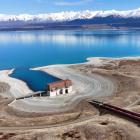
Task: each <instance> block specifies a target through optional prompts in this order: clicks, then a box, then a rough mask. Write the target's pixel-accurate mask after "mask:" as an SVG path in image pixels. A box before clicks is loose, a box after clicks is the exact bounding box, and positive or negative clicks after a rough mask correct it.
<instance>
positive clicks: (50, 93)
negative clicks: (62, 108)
mask: <svg viewBox="0 0 140 140" xmlns="http://www.w3.org/2000/svg"><path fill="white" fill-rule="evenodd" d="M66 90H68V93H70V92H72V86H70V87H68V88H62V89H57V90H55V91H48V92H47V95H48V96H50V97H54V96H57V95H62V94H68V93H66ZM60 92H62V94H61V93H60Z"/></svg>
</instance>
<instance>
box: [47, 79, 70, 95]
mask: <svg viewBox="0 0 140 140" xmlns="http://www.w3.org/2000/svg"><path fill="white" fill-rule="evenodd" d="M70 92H72V81H71V80H68V79H67V80H60V81H57V82H54V83H50V84H48V85H47V96H51V97H52V96H57V95H63V94H68V93H70Z"/></svg>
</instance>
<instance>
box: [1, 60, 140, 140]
mask: <svg viewBox="0 0 140 140" xmlns="http://www.w3.org/2000/svg"><path fill="white" fill-rule="evenodd" d="M103 61H104V62H106V61H107V62H108V60H107V59H104V60H103ZM70 67H71V68H73V69H77V70H79V71H81V72H83V74H87V75H91V74H92V73H97V74H100V75H103V76H107V77H110V78H112V79H114V80H116V81H117V85H118V88H117V91H116V93H114V95H112V96H110V97H103V98H97V99H98V100H99V101H104V102H107V103H110V104H112V105H116V106H119V107H124V108H127V109H129V110H133V111H135V112H138V113H140V60H136V59H134V60H133V59H131V60H130V59H123V60H120V59H117V60H110V61H109V63H107V64H104V65H101V66H96V65H94V64H92V63H91V64H90V63H89V64H79V65H72V66H70ZM2 89H3V88H2ZM11 100H12V99H9V98H4V97H0V140H56V139H57V140H139V139H140V133H139V132H140V127H139V124H138V122H132V120H128V119H126V118H123V117H120V116H116V115H114V114H110V113H109V112H105V113H103V115H101V116H99V111H98V109H96V108H94V107H93V106H91V105H90V104H89V103H88V102H87V101H88V100H90V99H85V100H83V101H81V102H80V103H79V104H78V105H77V107H76V108H74V109H73V110H70V111H68V112H64V113H61V114H59V113H57V114H36V113H33V114H29V113H28V114H27V113H26V112H17V111H16V110H13V109H11V108H9V107H8V106H7V105H8V103H9V102H11ZM88 118H89V119H88ZM63 123H66V124H64V125H63ZM50 124H53V125H52V127H51V126H50ZM54 124H57V126H54ZM46 125H48V126H46ZM1 126H8V127H7V129H4V130H3V129H2V127H1ZM9 126H11V127H13V126H14V127H15V128H17V129H15V130H14V129H10V128H9ZM21 126H24V127H25V128H23V127H21ZM30 126H33V127H32V128H30ZM40 126H42V129H41V127H40ZM28 127H29V129H28Z"/></svg>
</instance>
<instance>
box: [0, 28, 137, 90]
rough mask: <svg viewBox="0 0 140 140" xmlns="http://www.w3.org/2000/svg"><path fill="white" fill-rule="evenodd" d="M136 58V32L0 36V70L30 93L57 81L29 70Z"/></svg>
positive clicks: (79, 31) (62, 32)
mask: <svg viewBox="0 0 140 140" xmlns="http://www.w3.org/2000/svg"><path fill="white" fill-rule="evenodd" d="M126 56H133V57H134V56H140V30H62V31H58V30H46V31H18V32H14V31H13V32H0V69H1V70H2V69H11V68H15V71H14V73H13V74H12V75H11V76H12V77H14V78H18V79H21V80H23V81H25V82H26V83H27V84H28V86H29V87H30V88H31V89H32V90H34V91H38V90H44V89H45V86H46V84H47V83H49V82H53V81H57V80H58V79H57V78H55V77H52V76H50V75H48V74H46V73H44V72H40V71H30V70H29V68H33V67H39V66H46V65H51V64H70V63H79V62H84V61H86V58H87V57H126Z"/></svg>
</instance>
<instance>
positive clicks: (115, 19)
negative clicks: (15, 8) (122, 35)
mask: <svg viewBox="0 0 140 140" xmlns="http://www.w3.org/2000/svg"><path fill="white" fill-rule="evenodd" d="M72 28H140V8H138V9H134V10H128V11H116V10H108V11H89V10H86V11H78V12H75V11H69V12H59V13H47V14H38V15H29V14H19V15H6V14H0V30H38V29H43V30H44V29H72Z"/></svg>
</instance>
